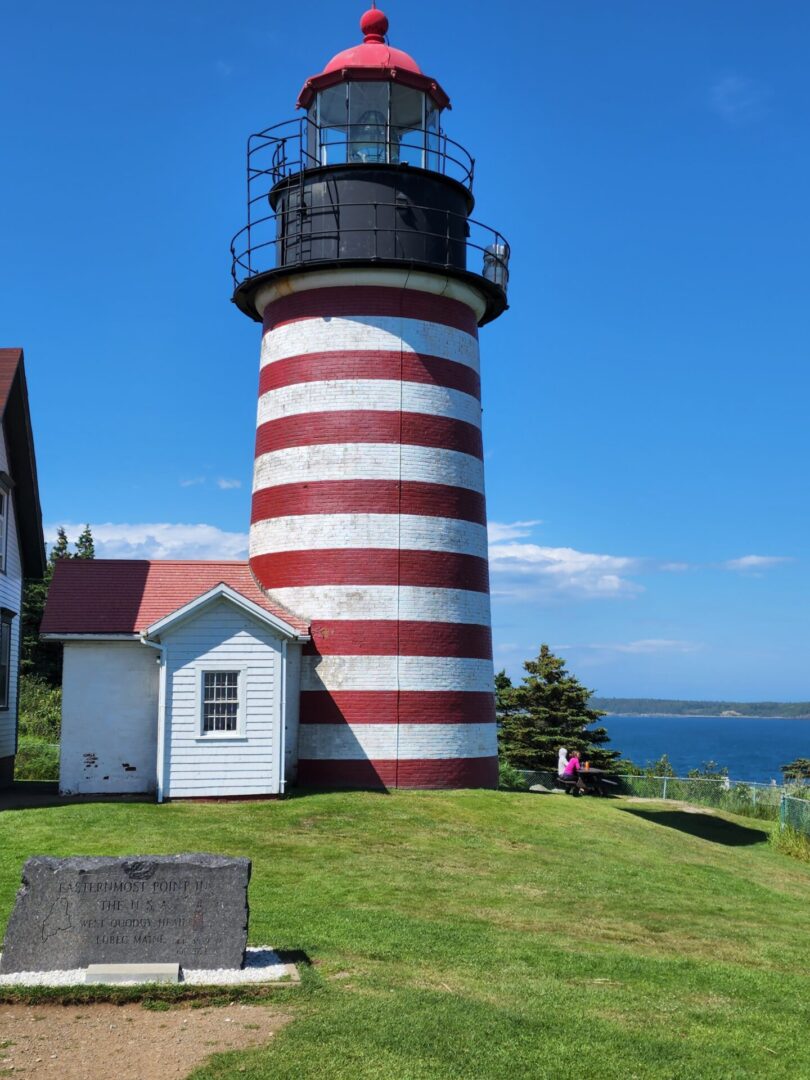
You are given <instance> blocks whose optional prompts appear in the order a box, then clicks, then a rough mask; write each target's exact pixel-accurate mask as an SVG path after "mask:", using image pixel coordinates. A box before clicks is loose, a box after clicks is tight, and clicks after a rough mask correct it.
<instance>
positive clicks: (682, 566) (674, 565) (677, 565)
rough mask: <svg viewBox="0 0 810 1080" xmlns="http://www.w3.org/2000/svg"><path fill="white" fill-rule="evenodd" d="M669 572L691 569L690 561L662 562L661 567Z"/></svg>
mask: <svg viewBox="0 0 810 1080" xmlns="http://www.w3.org/2000/svg"><path fill="white" fill-rule="evenodd" d="M659 569H660V570H663V571H664V573H667V574H682V573H683V572H684V571H685V570H688V569H689V563H685V562H665V563H661V566H660V567H659Z"/></svg>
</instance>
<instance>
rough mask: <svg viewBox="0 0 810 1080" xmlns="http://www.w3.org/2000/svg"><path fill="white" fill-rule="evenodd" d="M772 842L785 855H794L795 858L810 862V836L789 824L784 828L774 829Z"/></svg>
mask: <svg viewBox="0 0 810 1080" xmlns="http://www.w3.org/2000/svg"><path fill="white" fill-rule="evenodd" d="M771 843H772V844H773V846H774V847H775V848H776V850H777V851H781V852H782V854H783V855H792V856H793V858H794V859H801V860H802V862H810V836H807V835H806V834H805V833H803V832H799V830H798V829H791V827H790V826H789V825H788V826H786V827H785V828H784V829H778V828H777V829H774V831H773V832H772V833H771Z"/></svg>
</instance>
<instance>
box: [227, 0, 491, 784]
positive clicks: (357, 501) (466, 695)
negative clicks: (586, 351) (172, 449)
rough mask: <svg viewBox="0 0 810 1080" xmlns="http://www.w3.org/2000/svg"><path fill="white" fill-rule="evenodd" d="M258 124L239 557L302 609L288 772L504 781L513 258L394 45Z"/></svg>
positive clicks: (251, 199)
mask: <svg viewBox="0 0 810 1080" xmlns="http://www.w3.org/2000/svg"><path fill="white" fill-rule="evenodd" d="M360 25H361V29H362V31H363V35H364V40H363V42H362V43H361V44H359V45H357V46H355V47H353V48H351V49H347V50H346V51H345V52H342V53H340V54H339V55H338V56H336V57H335V58H334V59H333V60H332V61H331V62H330V63H329V64H327V66H326V68H325V69H324V70H323V72H322V73H321V74H320V75H317V76H315V77H314V78H312V79H309V80H308V81H307V83H306V85H305V87H304V89H303V91H302V93H301V95H300V98H299V101H298V105H299V107H300V108H302V109H304V110H305V115H304V116H303V117H302V118H301V119H300V120H295V121H290V122H288V123H287V124H280V125H277V126H276V127H274V128H270V129H268V130H267V131H265V132H262V133H260V134H258V135H254V136H251V138H250V141H249V144H248V225H247V226H246V227H245V229H243V230H242V232H241V233H240V234H238V235H237V237H236V238H235V239H234V245H233V254H234V277H235V283H236V291H235V294H234V300H235V302H236V304H237V305H238V306H239V308H240V309H241V310H242V311H243V312H245V313H246V314H247V315H249V316H250V317H251V318H253V319H256V320H257V321H261V322H262V324H263V339H262V349H261V373H260V381H259V409H258V422H257V423H258V426H257V434H256V460H255V472H254V486H253V507H252V520H251V530H250V565H251V568H252V570H253V573H254V575H255V576H256V578H257V579H258V581H259V582H260V584H261V585H262V587H263V588H264V589H266V590H267V591H268V592H270V593H272V594H273V596H274V597H276V598H277V599H278V600H280V601H281V602H282V603H283V604H285V605H286V606H287V607H288V608H290V609H291V610H293V611H295V612H297V613H299V614H300V615H302V616H305V617H307V618H308V619H310V620H311V633H312V644H311V645H310V646H308V647H307V653H308V655H305V656H304V658H303V667H302V672H301V699H300V728H299V741H298V777H299V783H302V784H317V785H328V786H337V785H346V786H379V785H385V786H391V787H393V786H399V787H494V786H496V784H497V772H498V770H497V749H496V729H495V715H494V698H493V669H492V643H491V630H490V606H489V584H488V569H487V538H486V513H485V505H484V476H483V453H482V444H481V400H480V378H479V353H478V327H479V325H481V324H483V323H485V322H488V321H489V320H491V319H493V318H496V317H497V316H498V315H500V314H501V312H502V311H503V310H504V309H505V308H506V283H507V265H508V256H509V248H508V245H507V244H506V242H505V241H504V240H503V238H502V237H501V236H500V235H499V234H497V233H495V232H493V231H492V230H491V229H488V228H486V227H485V226H482V225H479V224H478V223H476V222H474V221H472V219H471V218H470V213H471V211H472V207H473V198H472V192H471V189H472V179H473V162H472V159H471V158H470V157H469V155H468V154H467V153H466V151H464V150H463V149H462V148H461V147H460V146H458V145H457V144H455V143H453V142H452V141H451V140H450V139H449V138H447V136H446V135H445V133H444V131H443V129H442V126H441V116H442V112H443V110H444V109H446V108H447V107H448V106H449V100H448V98H447V96H446V94H445V93H444V91H443V90H442V89H441V87H440V86H439V84H438V83H437V82H436V81H435V80H434V79H431V78H428V77H427V76H425V75H424V74H422V72H421V70H420V68H419V67H418V65H417V64H416V63H415V61H414V60H413V59H412V58H411V57H410V56H408V55H407V54H406V53H404V52H401V51H400V50H398V49H394V48H391V47H390V46H389V45H388V44H387V43H386V37H385V35H386V32H387V29H388V21H387V19H386V17H385V15H383V13H382V12H381V11H378V10H376V9H372V10H371V11H368V12H366V14H365V15H364V16H363V18H362V20H361V23H360Z"/></svg>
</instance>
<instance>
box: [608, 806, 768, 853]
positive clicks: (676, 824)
mask: <svg viewBox="0 0 810 1080" xmlns="http://www.w3.org/2000/svg"><path fill="white" fill-rule="evenodd" d="M620 809H621V810H622V812H623V813H625V814H634V815H635V816H636V817H639V818H643V819H644V820H645V821H651V822H653V824H655V825H664V826H666V828H668V829H678V830H679V831H680V832H685V833H689V834H690V835H691V836H698V837H700V839H701V840H710V841H711V842H712V843H713V844H725V845H726V846H727V847H746V846H748V845H750V844H764V843H765V842H766V841H767V839H768V834H767V833H764V832H761V831H760V830H759V829H748V828H746V826H745V825H738V824H737V822H736V821H727V820H726V819H725V818H722V817H715V816H714V814H704V813H702V812H698V813H694V814H692V813H689V812H687V811H686V810H661V811H657V810H640V809H637V808H636V807H631V806H622V807H621V808H620Z"/></svg>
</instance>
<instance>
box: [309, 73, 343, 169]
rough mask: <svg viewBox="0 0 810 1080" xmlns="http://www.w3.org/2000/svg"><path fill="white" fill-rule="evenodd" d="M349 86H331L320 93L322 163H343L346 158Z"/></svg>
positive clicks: (319, 115) (319, 124)
mask: <svg viewBox="0 0 810 1080" xmlns="http://www.w3.org/2000/svg"><path fill="white" fill-rule="evenodd" d="M347 90H348V87H347V86H346V84H345V83H340V84H339V85H338V86H330V87H329V89H328V90H322V91H321V92H320V94H318V120H317V122H318V127H319V129H320V131H319V141H320V154H319V157H320V163H321V165H341V164H342V163H343V162H344V161H345V160H346V123H347V120H348V94H347Z"/></svg>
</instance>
